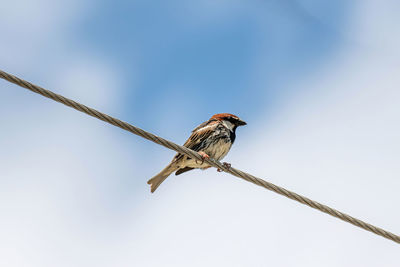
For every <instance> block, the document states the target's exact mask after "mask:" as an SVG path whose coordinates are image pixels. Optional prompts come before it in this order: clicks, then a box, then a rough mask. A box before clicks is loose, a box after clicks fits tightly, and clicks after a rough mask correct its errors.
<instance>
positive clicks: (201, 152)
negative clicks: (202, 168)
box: [197, 151, 210, 164]
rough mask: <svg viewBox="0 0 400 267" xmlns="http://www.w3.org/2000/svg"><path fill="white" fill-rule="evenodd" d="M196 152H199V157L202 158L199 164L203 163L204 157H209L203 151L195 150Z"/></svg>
mask: <svg viewBox="0 0 400 267" xmlns="http://www.w3.org/2000/svg"><path fill="white" fill-rule="evenodd" d="M197 153H199V154H200V156H201V158H202V160H201V164H203V163H204V160H205V159H209V158H210V156H209V155H207V154H206V153H204V152H203V151H199V152H197Z"/></svg>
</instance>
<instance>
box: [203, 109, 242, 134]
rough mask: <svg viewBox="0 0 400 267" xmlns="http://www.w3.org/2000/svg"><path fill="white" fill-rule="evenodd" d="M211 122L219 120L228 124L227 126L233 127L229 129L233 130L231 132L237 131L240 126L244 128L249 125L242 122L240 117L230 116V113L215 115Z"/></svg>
mask: <svg viewBox="0 0 400 267" xmlns="http://www.w3.org/2000/svg"><path fill="white" fill-rule="evenodd" d="M210 120H218V121H221V122H225V124H227V126H231V127H228V128H231V130H234V129H236V127H238V126H244V125H246V124H247V123H246V122H245V121H242V120H241V119H239V117H238V116H235V115H233V114H229V113H220V114H215V115H214V116H212V117H211V119H210Z"/></svg>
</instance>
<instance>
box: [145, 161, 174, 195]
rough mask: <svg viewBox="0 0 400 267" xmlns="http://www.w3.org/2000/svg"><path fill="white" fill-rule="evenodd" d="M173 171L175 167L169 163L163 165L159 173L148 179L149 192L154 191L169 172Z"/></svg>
mask: <svg viewBox="0 0 400 267" xmlns="http://www.w3.org/2000/svg"><path fill="white" fill-rule="evenodd" d="M174 171H176V168H175V166H174V165H173V164H172V163H171V164H169V165H168V166H167V167H165V168H164V169H163V170H162V171H161V172H160V173H159V174H157V175H156V176H154V177H153V178H151V179H150V180H148V181H147V183H148V184H149V185H150V190H151V192H152V193H154V191H156V189H157V188H158V187H159V186H160V184H161V183H162V182H164V180H165V179H167V177H168V176H170V174H171V173H173V172H174Z"/></svg>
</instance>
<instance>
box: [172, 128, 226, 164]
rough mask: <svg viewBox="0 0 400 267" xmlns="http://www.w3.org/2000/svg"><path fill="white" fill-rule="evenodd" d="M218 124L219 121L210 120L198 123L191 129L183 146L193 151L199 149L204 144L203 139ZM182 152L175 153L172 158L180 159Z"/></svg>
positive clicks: (213, 130) (210, 133)
mask: <svg viewBox="0 0 400 267" xmlns="http://www.w3.org/2000/svg"><path fill="white" fill-rule="evenodd" d="M218 125H219V121H217V120H212V121H207V122H204V123H202V124H200V125H199V126H198V127H197V128H195V129H194V130H193V131H192V134H191V135H190V137H189V139H188V140H187V141H186V142H185V144H183V146H185V147H187V148H190V149H192V150H194V151H201V150H202V149H203V146H204V143H205V142H204V141H205V140H206V139H207V138H208V137H210V135H212V134H213V133H214V132H215V128H216V127H217V126H218ZM182 157H183V154H179V153H178V154H177V155H176V156H175V157H174V160H175V161H176V160H178V159H181V158H182Z"/></svg>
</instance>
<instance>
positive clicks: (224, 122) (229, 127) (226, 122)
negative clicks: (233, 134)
mask: <svg viewBox="0 0 400 267" xmlns="http://www.w3.org/2000/svg"><path fill="white" fill-rule="evenodd" d="M222 124H223V125H224V126H225V127H226V128H228V129H229V130H231V131H233V127H235V125H233V123H232V122H230V121H222Z"/></svg>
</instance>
